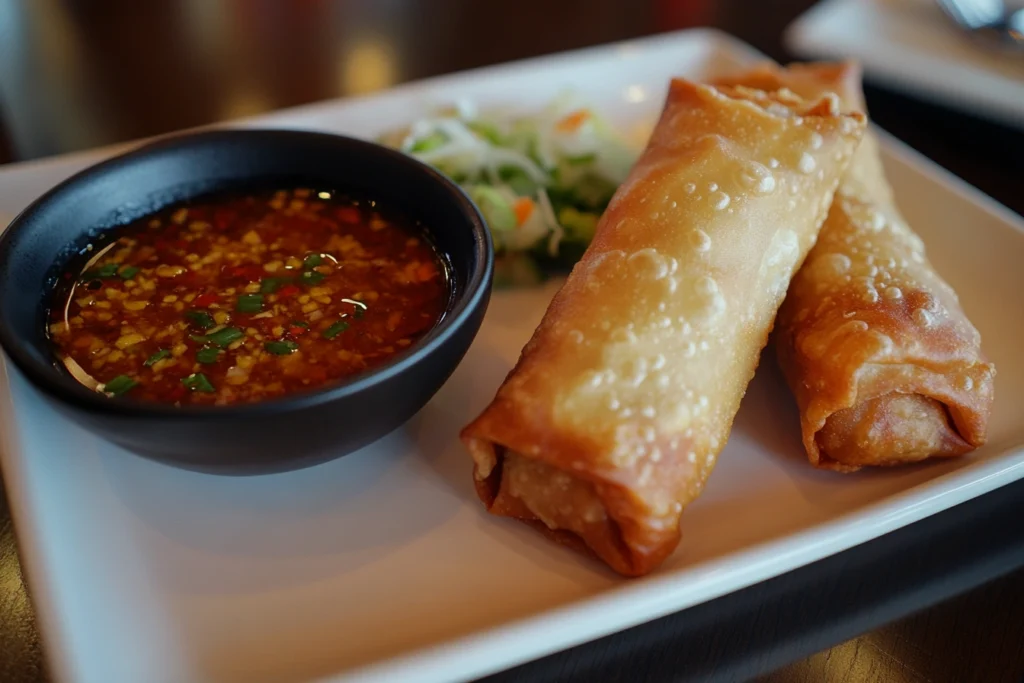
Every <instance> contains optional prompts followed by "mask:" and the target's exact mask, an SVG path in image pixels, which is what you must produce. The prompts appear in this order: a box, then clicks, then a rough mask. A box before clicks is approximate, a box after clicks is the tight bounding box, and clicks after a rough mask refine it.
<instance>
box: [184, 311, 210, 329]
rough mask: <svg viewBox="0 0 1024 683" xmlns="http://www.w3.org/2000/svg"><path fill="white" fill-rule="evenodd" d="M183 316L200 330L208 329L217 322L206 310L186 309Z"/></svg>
mask: <svg viewBox="0 0 1024 683" xmlns="http://www.w3.org/2000/svg"><path fill="white" fill-rule="evenodd" d="M185 317H186V318H188V319H189V320H191V321H192V324H193V325H195V326H196V327H198V328H199V329H201V330H208V329H210V328H211V327H214V326H215V325H216V324H217V323H216V321H214V319H213V316H212V315H210V314H209V313H207V312H206V311H186V312H185Z"/></svg>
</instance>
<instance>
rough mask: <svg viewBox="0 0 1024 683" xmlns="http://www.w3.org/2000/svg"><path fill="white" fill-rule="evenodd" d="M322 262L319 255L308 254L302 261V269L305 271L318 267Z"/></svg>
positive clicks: (322, 259)
mask: <svg viewBox="0 0 1024 683" xmlns="http://www.w3.org/2000/svg"><path fill="white" fill-rule="evenodd" d="M323 262H324V257H323V256H321V255H320V254H310V255H309V256H307V257H306V258H304V259H302V267H303V268H306V269H312V268H316V267H317V266H319V265H320V264H321V263H323Z"/></svg>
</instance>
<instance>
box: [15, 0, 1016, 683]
mask: <svg viewBox="0 0 1024 683" xmlns="http://www.w3.org/2000/svg"><path fill="white" fill-rule="evenodd" d="M812 4H814V3H813V2H811V1H809V0H718V1H715V0H649V1H646V2H641V1H633V2H631V1H629V0H519V1H518V2H515V3H500V2H491V1H489V0H348V1H345V0H323V1H317V0H288V1H286V0H279V1H274V0H181V1H180V2H173V1H171V0H167V1H164V0H142V1H140V0H117V1H102V0H64V1H60V0H0V163H3V162H6V161H13V160H25V159H30V158H36V157H41V156H46V155H51V154H59V153H64V152H69V151H73V150H79V149H87V148H90V147H95V146H97V145H102V144H107V143H111V142H117V141H122V140H128V139H132V138H137V137H142V136H147V135H153V134H157V133H163V132H167V131H171V130H175V129H179V128H184V127H189V126H195V125H200V124H205V123H210V122H213V121H217V120H222V119H226V118H232V117H238V116H245V115H251V114H257V113H260V112H264V111H269V110H272V109H278V108H281V107H287V106H292V105H297V104H303V103H307V102H312V101H316V100H323V99H329V98H334V97H340V96H345V95H352V94H357V93H365V92H371V91H374V90H379V89H383V88H387V87H389V86H392V85H394V84H396V83H400V82H403V81H409V80H414V79H418V78H423V77H426V76H432V75H436V74H440V73H445V72H450V71H456V70H461V69H467V68H472V67H477V66H484V65H488V64H495V63H499V62H503V61H508V60H512V59H519V58H523V57H528V56H533V55H540V54H546V53H551V52H557V51H562V50H567V49H573V48H578V47H584V46H588V45H595V44H600V43H605V42H610V41H615V40H621V39H626V38H633V37H639V36H643V35H648V34H652V33H657V32H662V31H669V30H676V29H680V28H686V27H689V26H701V25H704V26H715V27H718V28H721V29H723V30H725V31H728V32H730V33H733V34H734V35H736V36H738V37H740V38H742V39H744V40H746V41H747V42H749V43H751V44H753V45H754V46H755V47H757V48H759V49H761V50H762V51H764V52H766V53H767V54H769V55H771V56H772V57H775V58H776V59H780V60H785V59H788V58H789V56H788V55H787V54H786V52H785V51H784V49H783V48H782V45H781V34H782V30H783V29H784V28H785V26H786V25H787V24H789V23H790V22H791V21H792V20H793V19H795V18H796V17H797V16H798V15H799V14H800V13H801V12H803V11H804V10H806V9H807V8H808V7H809V6H810V5H812ZM868 100H869V107H870V108H871V111H872V115H873V117H874V119H875V121H876V122H877V123H879V124H880V125H881V126H882V127H883V128H886V129H887V130H889V131H890V132H892V133H894V134H895V135H896V136H898V137H900V138H902V139H903V140H904V141H906V142H908V143H909V144H911V145H912V146H914V147H916V148H917V149H918V150H920V151H921V152H923V153H924V154H926V155H927V156H929V157H931V158H932V159H934V160H935V161H936V162H938V163H939V164H941V165H943V166H945V167H946V168H948V169H950V170H952V171H953V172H954V173H956V174H957V175H960V176H961V177H963V178H965V179H966V180H968V181H969V182H970V183H972V184H974V185H976V186H978V187H979V188H981V189H982V190H983V191H985V192H986V193H988V194H990V195H992V196H993V197H995V198H996V199H998V200H999V201H1001V202H1003V203H1004V204H1006V205H1007V206H1009V207H1010V208H1012V209H1014V210H1015V211H1017V212H1018V213H1024V189H1022V188H1024V134H1021V133H1020V132H1017V131H1012V130H1010V129H1006V128H1001V127H998V126H995V125H992V124H987V123H982V122H980V121H978V120H975V119H973V118H971V117H969V116H964V115H960V114H954V113H952V112H948V111H944V110H940V109H938V108H936V107H933V106H931V105H927V104H924V103H921V102H917V101H914V100H912V99H909V98H906V97H903V96H901V95H899V94H896V93H892V92H887V91H882V90H877V89H874V88H869V91H868ZM997 494H999V492H997ZM997 494H990V496H986V497H985V498H986V499H988V500H985V501H981V502H977V503H974V504H971V505H970V506H962V512H961V511H959V509H958V510H954V511H950V513H949V514H945V513H944V514H945V516H944V517H943V518H942V520H937V521H935V522H934V523H932V524H931V526H930V527H927V528H928V529H929V533H932V534H934V535H936V536H937V537H938V538H939V541H938V542H931V541H929V543H928V545H929V547H924V548H921V549H919V550H917V551H915V552H916V553H917V554H916V555H915V557H917V558H918V559H919V560H920V561H921V562H922V563H924V564H928V563H931V564H932V565H934V564H935V563H939V566H929V567H919V568H916V569H908V564H909V565H910V566H913V563H912V562H911V563H904V562H889V563H888V564H887V565H883V566H881V567H879V566H878V564H877V562H876V563H875V564H873V565H868V564H867V563H868V558H869V555H871V554H872V553H874V554H878V553H881V552H888V553H889V554H890V556H891V554H892V552H893V550H892V549H891V548H890V549H888V550H886V549H885V546H886V544H887V543H888V544H889V545H892V544H894V543H907V544H910V543H912V542H913V539H918V542H921V541H920V538H921V536H920V533H919V532H918V531H917V530H916V528H918V527H919V528H921V529H924V528H925V526H924V525H923V524H924V523H921V524H920V525H912V527H910V528H909V529H908V530H905V532H906V534H907V535H906V536H905V537H904V536H900V537H899V538H891V539H881V540H880V541H879V542H875V544H874V546H872V547H871V548H868V549H864V550H859V551H858V550H857V549H855V550H852V551H848V553H844V554H843V555H842V556H839V557H837V558H833V559H831V560H827V561H823V563H819V565H820V566H812V567H810V568H807V570H806V571H804V572H803V573H799V572H798V573H794V574H793V575H792V576H789V577H781V578H780V579H778V580H774V581H773V582H769V585H768V586H767V587H754V588H752V589H748V591H752V592H746V591H745V592H744V595H741V596H735V597H733V598H731V600H732V603H730V602H729V599H722V600H720V601H716V602H715V603H712V604H711V605H710V606H708V607H706V608H704V610H703V611H701V609H700V608H694V610H690V611H688V612H686V613H683V614H682V615H679V617H678V618H676V619H675V620H674V621H673V620H672V619H671V618H670V619H667V620H659V621H658V622H654V623H653V624H649V625H647V626H645V627H640V629H641V630H634V631H633V632H631V633H627V634H622V635H620V636H615V637H611V638H609V639H605V640H604V641H602V642H601V643H599V644H595V645H594V646H592V647H591V648H590V649H588V650H581V651H580V652H579V653H575V654H574V653H569V654H567V655H565V656H563V657H562V658H560V659H555V660H551V661H550V662H549V663H548V664H543V663H539V664H537V665H536V666H534V667H533V668H532V669H531V668H530V667H524V668H523V669H520V670H516V671H513V672H511V673H509V674H506V675H505V676H503V677H502V676H499V677H497V678H498V679H503V680H530V679H534V678H535V679H537V680H540V679H541V678H545V677H547V678H550V679H551V680H562V679H573V680H595V679H607V680H615V679H618V680H645V679H649V680H682V679H684V678H685V679H687V680H690V679H693V680H741V679H745V678H751V677H758V678H760V679H761V680H764V681H771V682H772V683H791V682H797V681H799V682H804V681H806V682H808V683H811V682H814V683H832V682H836V683H838V682H844V683H845V682H847V681H850V682H853V681H858V682H859V681H912V682H914V683H917V682H927V683H946V682H949V683H953V682H957V683H959V682H960V681H983V682H1000V681H1019V680H1021V679H1022V676H1024V637H1022V636H1024V571H1022V570H1020V569H1018V567H1020V566H1021V565H1022V564H1024V553H1021V552H1018V551H1019V550H1020V549H1021V548H1024V525H1021V524H1020V522H1019V520H1020V515H1022V514H1024V507H1022V505H1018V503H1017V502H1016V501H1017V500H1018V499H1020V498H1022V497H1024V495H1021V494H1024V487H1020V486H1018V487H1015V488H1013V489H1012V490H1010V489H1007V490H1006V491H1004V492H1003V493H1002V494H999V495H997ZM1008 516H1012V517H1013V520H1012V521H1011V525H1014V526H1015V527H1017V528H1020V530H1019V531H1018V530H1015V529H1014V528H1010V527H1008V528H1007V530H1006V531H1000V532H999V533H1000V534H1002V535H1001V536H997V535H993V534H994V533H995V532H992V531H991V528H992V527H991V523H992V522H996V521H998V520H999V519H1004V521H1005V518H1006V517H1008ZM943 524H945V525H947V526H946V527H943V526H941V525H943ZM971 525H973V526H971ZM985 532H989V536H985V535H984V534H985ZM899 533H903V532H899ZM915 534H916V535H915ZM1014 534H1015V535H1014ZM958 535H959V537H958ZM954 537H957V538H954ZM961 537H962V538H961ZM982 537H984V538H985V539H987V540H984V541H981V540H979V539H981V538H982ZM904 538H906V539H907V540H905V541H904V540H903V539H904ZM942 539H949V543H950V544H951V545H950V546H949V548H947V552H948V556H947V557H945V559H941V558H943V557H944V556H942V555H941V554H940V553H941V550H942V548H936V547H935V545H936V543H938V545H941V540H942ZM956 543H959V544H960V545H955V544H956ZM1000 544H1003V545H1000ZM1008 549H1009V550H1008ZM1011 550H1012V552H1011ZM858 553H859V554H858ZM929 553H933V554H934V557H935V558H938V559H935V560H934V561H932V560H931V559H930V558H932V557H933V555H930V554H929ZM972 553H973V554H974V555H975V556H977V557H984V558H985V559H986V562H985V563H984V567H983V569H975V570H974V571H973V573H971V572H967V574H965V573H964V572H963V571H961V568H959V567H958V568H957V572H956V576H957V577H960V578H958V579H957V582H956V583H950V584H949V585H945V584H943V582H942V580H943V576H944V569H945V567H946V566H947V563H948V567H949V573H950V577H952V576H953V574H954V571H953V569H954V567H953V565H955V564H956V563H957V561H958V560H963V559H965V558H964V556H965V555H970V554H972ZM985 553H988V554H989V555H991V558H989V555H986V554H985ZM966 559H970V558H969V557H968V558H966ZM829 562H831V563H832V565H836V566H832V565H829V564H828V563H829ZM858 562H860V563H862V564H864V566H871V567H873V569H871V573H870V575H868V576H864V575H862V574H857V573H856V571H855V570H851V572H853V573H851V574H849V575H846V574H844V573H843V570H844V568H847V567H854V568H855V567H857V566H858V564H857V563H858ZM836 563H839V564H838V565H837V564H836ZM929 571H930V572H931V574H930V576H933V579H931V581H932V583H935V582H937V585H939V588H934V586H932V583H929V586H930V587H931V588H929V591H930V592H928V594H927V595H918V593H920V592H921V590H923V589H921V587H920V584H919V583H915V578H914V576H907V573H911V572H917V573H920V574H921V575H924V574H927V573H928V572H929ZM968 575H969V576H971V577H975V578H973V579H972V578H962V577H963V576H968ZM821 577H824V578H821ZM800 581H803V582H805V583H806V585H807V586H808V588H806V590H805V591H804V590H803V589H802V588H801V587H800V585H803V584H800V585H797V582H800ZM815 581H817V583H815ZM950 581H953V579H952V578H950ZM787 582H788V584H792V585H788V587H787ZM947 583H949V582H947ZM979 583H981V584H982V585H980V586H978V585H977V584H979ZM818 584H821V585H818ZM794 586H795V587H794ZM810 586H813V588H812V587H810ZM886 587H888V588H889V589H890V590H889V592H890V593H892V594H893V595H890V596H889V597H888V602H887V603H885V604H888V605H892V604H897V606H896V607H893V608H891V609H890V610H889V611H888V612H885V611H882V612H878V613H877V614H873V615H868V616H867V617H864V618H862V619H860V620H859V621H858V620H856V619H854V620H852V621H851V620H847V621H845V622H843V623H844V624H845V625H844V626H843V627H842V628H838V629H831V630H830V629H826V628H825V627H822V628H820V629H819V628H816V624H817V623H818V621H820V622H821V623H826V622H828V620H829V617H830V613H831V612H836V611H837V610H840V609H845V608H844V607H843V606H844V605H846V606H847V608H849V606H853V607H857V606H858V605H864V606H874V605H875V604H876V603H875V602H873V601H874V600H876V599H878V595H880V594H881V593H880V592H881V591H883V589H885V588H886ZM966 589H970V590H969V591H968V592H966V593H963V594H961V595H959V596H956V594H957V593H960V592H962V591H964V590H966ZM787 591H788V592H787ZM802 591H803V592H804V595H805V597H809V598H810V600H811V602H812V603H813V605H812V606H811V608H812V609H810V611H808V606H807V605H802V606H801V605H793V604H791V603H792V600H793V599H792V598H791V597H787V596H792V595H800V594H801V592H802ZM872 591H874V592H872ZM876 594H878V595H876ZM772 596H777V597H776V598H773V597H772ZM778 596H781V597H778ZM901 596H906V600H903V601H902V602H901V600H900V597H901ZM928 596H936V597H934V598H929V597H928ZM950 596H956V597H952V598H951V599H946V600H945V601H943V602H940V603H939V604H937V605H933V606H930V607H928V608H927V609H924V610H923V611H917V612H916V613H914V614H910V615H909V616H906V615H907V614H908V613H909V612H915V611H916V610H919V609H920V608H921V607H923V606H925V605H927V604H928V603H929V602H932V601H934V599H937V598H938V597H941V598H949V597H950ZM741 600H743V601H745V603H744V606H743V608H744V609H746V610H747V611H748V612H743V613H740V612H737V614H738V615H739V616H737V617H736V618H734V619H733V620H732V622H730V621H728V620H725V618H724V617H723V616H722V615H723V614H725V612H726V611H728V610H729V609H731V607H730V605H732V604H733V603H736V604H738V603H739V601H741ZM752 600H753V601H755V602H757V604H762V603H763V606H762V608H760V611H758V612H757V613H756V614H755V615H754V616H753V617H750V616H743V615H744V614H747V613H749V610H750V609H751V605H750V603H751V601H752ZM758 601H760V602H758ZM894 601H895V603H894ZM775 603H782V604H775ZM900 605H902V607H900ZM815 610H816V611H815ZM887 614H888V615H891V616H892V617H896V616H900V617H902V618H900V619H898V620H896V621H894V622H892V623H888V624H886V625H881V626H880V624H882V623H883V622H884V621H886V620H887V617H886V616H885V615H887ZM803 615H808V616H806V617H805V616H803ZM711 618H714V619H719V622H717V623H718V624H719V626H718V627H717V628H718V629H719V631H718V632H715V631H714V627H708V628H704V630H703V631H701V632H700V633H699V634H698V636H699V637H698V638H697V640H692V639H690V640H688V639H687V637H686V633H687V631H686V628H696V626H695V625H694V624H696V623H697V622H699V621H700V620H701V619H711ZM765 620H767V623H766V624H765V623H764V622H765ZM815 620H818V621H815ZM752 623H756V624H758V629H757V630H758V633H751V631H750V629H749V628H746V626H749V625H750V624H752ZM858 624H859V626H858ZM798 627H802V630H801V628H798ZM642 629H646V630H642ZM673 629H676V630H673ZM871 629H874V630H871ZM864 631H866V632H864ZM709 633H714V635H713V636H709ZM677 634H678V635H677ZM792 634H796V635H792ZM851 636H856V637H853V638H852V639H847V638H850V637H851ZM638 638H641V639H644V640H645V641H659V642H660V644H659V645H658V649H657V650H656V651H654V652H652V651H651V649H650V648H647V650H646V651H644V652H641V651H640V649H639V648H637V649H636V650H635V651H634V650H632V649H630V648H632V647H633V646H632V645H631V642H632V641H631V639H633V640H636V639H638ZM784 640H785V641H786V642H785V643H784V642H783V641H784ZM841 641H843V642H841ZM794 642H795V643H797V644H796V645H795V646H794V645H793V643H794ZM695 643H698V644H699V647H698V645H696V644H695ZM837 643H838V644H837ZM811 648H814V649H820V648H827V649H824V650H821V651H820V652H818V653H817V654H813V655H811V656H809V657H807V656H804V657H803V658H802V659H798V660H797V661H795V662H793V661H792V660H793V659H795V658H796V657H797V656H801V655H796V654H793V653H802V654H806V653H807V652H811V651H813V650H812V649H811ZM698 649H699V651H698ZM754 649H756V651H757V652H758V656H757V657H756V658H754V659H751V658H750V657H747V658H746V659H743V657H742V656H741V655H742V654H743V653H746V654H748V655H749V653H750V652H752V651H754ZM740 660H743V662H744V664H743V666H742V667H741V666H738V665H737V661H740ZM42 661H43V657H42V653H41V647H40V644H39V640H38V635H37V633H36V630H35V625H34V621H33V616H32V608H31V603H30V601H29V599H28V597H27V595H26V592H25V588H24V585H23V583H22V580H21V574H20V569H19V566H18V556H17V550H16V547H15V538H14V534H13V530H12V527H11V522H10V516H9V514H8V513H7V510H6V506H5V504H4V501H3V498H2V494H0V681H10V682H11V683H36V682H38V681H45V680H47V676H46V673H45V670H44V667H43V663H42ZM612 663H615V666H612ZM698 664H699V666H697V665H698ZM552 666H554V667H557V668H556V669H552ZM545 667H546V668H545ZM779 667H781V668H779ZM552 671H554V673H552ZM695 672H701V673H699V674H698V673H695ZM694 676H696V678H693V677H694Z"/></svg>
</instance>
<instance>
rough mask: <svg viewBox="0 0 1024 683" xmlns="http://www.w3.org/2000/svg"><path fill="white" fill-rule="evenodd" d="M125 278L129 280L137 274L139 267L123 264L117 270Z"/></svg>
mask: <svg viewBox="0 0 1024 683" xmlns="http://www.w3.org/2000/svg"><path fill="white" fill-rule="evenodd" d="M117 274H118V275H120V276H121V277H122V278H123V279H125V280H131V279H132V278H133V277H135V276H136V275H138V274H139V269H138V268H136V267H135V266H125V267H124V268H122V269H121V270H119V271H118V272H117Z"/></svg>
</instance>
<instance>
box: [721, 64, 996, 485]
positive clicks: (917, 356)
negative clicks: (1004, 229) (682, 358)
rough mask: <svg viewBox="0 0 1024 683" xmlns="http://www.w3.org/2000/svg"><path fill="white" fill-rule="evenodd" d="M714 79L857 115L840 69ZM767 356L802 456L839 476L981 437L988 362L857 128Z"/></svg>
mask: <svg viewBox="0 0 1024 683" xmlns="http://www.w3.org/2000/svg"><path fill="white" fill-rule="evenodd" d="M721 82H722V83H723V84H725V83H727V84H730V85H734V86H735V85H742V86H747V87H755V88H761V89H764V90H768V91H771V90H775V89H787V90H789V91H793V92H796V93H798V94H800V95H802V96H804V97H820V96H822V94H824V93H828V92H832V93H836V94H837V95H838V96H839V97H840V98H841V100H842V102H843V107H844V109H846V110H849V111H858V112H862V113H866V112H865V104H864V98H863V93H862V92H861V87H860V70H859V68H858V67H857V66H856V65H854V64H808V65H793V66H791V67H789V68H781V67H778V66H775V65H769V64H765V65H761V66H759V67H757V68H756V69H754V70H753V71H750V72H748V73H746V74H741V75H739V76H737V77H734V78H729V79H723V81H721ZM776 346H777V351H778V358H779V362H780V364H781V366H782V369H783V371H784V374H785V375H786V378H787V381H788V383H789V386H790V388H791V389H792V391H793V393H794V394H795V396H796V400H797V403H798V405H799V408H800V422H801V430H802V434H803V442H804V446H805V449H806V451H807V455H808V458H809V459H810V462H811V463H812V464H813V465H815V466H817V467H821V468H825V469H831V470H837V471H840V472H853V471H856V470H858V469H860V468H861V467H864V466H887V465H900V464H903V463H910V462H917V461H921V460H925V459H927V458H931V457H951V456H958V455H962V454H964V453H967V452H969V451H971V450H973V449H975V448H977V447H978V446H981V445H982V444H983V443H984V442H985V436H986V427H987V422H988V418H989V414H990V412H991V407H992V399H993V380H994V376H995V368H994V366H993V365H992V364H991V363H989V362H988V361H987V360H986V359H985V357H984V355H983V354H982V351H981V337H980V335H979V334H978V331H977V330H976V329H975V327H974V326H973V325H972V324H971V321H970V320H968V318H967V316H966V314H965V313H964V311H963V309H962V308H961V307H960V304H959V301H958V299H957V295H956V293H955V292H954V291H953V289H952V288H950V286H949V285H948V284H947V283H946V282H945V281H944V280H943V279H942V278H941V276H940V275H939V274H938V273H937V272H936V271H935V269H934V268H933V267H932V265H931V264H930V263H929V262H928V259H927V257H926V254H925V247H924V244H923V242H922V241H921V239H920V238H919V237H918V236H917V235H916V234H915V233H914V231H913V230H912V229H911V228H910V226H909V225H908V224H907V222H906V220H904V218H903V217H902V215H901V214H900V212H899V210H898V209H897V207H896V203H895V201H894V199H893V192H892V189H891V187H890V186H889V184H888V182H887V181H886V178H885V171H884V169H883V166H882V159H881V154H880V152H879V146H878V140H877V138H876V137H875V136H874V135H873V134H872V133H871V132H867V133H866V134H865V136H864V141H863V143H862V144H861V146H860V148H859V149H858V150H857V152H856V154H855V155H854V157H853V160H852V161H851V162H850V167H849V169H847V172H846V175H845V176H844V177H843V180H842V182H841V183H840V186H839V190H838V191H837V193H836V198H835V201H834V203H833V205H832V208H831V209H830V211H829V214H828V217H827V218H826V220H825V225H824V226H823V227H822V230H821V235H820V236H819V239H818V243H817V245H816V246H815V247H814V249H813V250H812V251H811V253H810V255H809V256H808V258H807V263H806V264H805V265H804V267H803V268H802V269H801V270H800V271H799V273H798V274H797V275H796V277H795V278H794V280H793V282H792V284H791V285H790V290H789V294H788V296H787V298H786V301H785V303H784V304H783V306H782V309H781V310H780V312H779V319H778V334H777V336H776Z"/></svg>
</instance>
